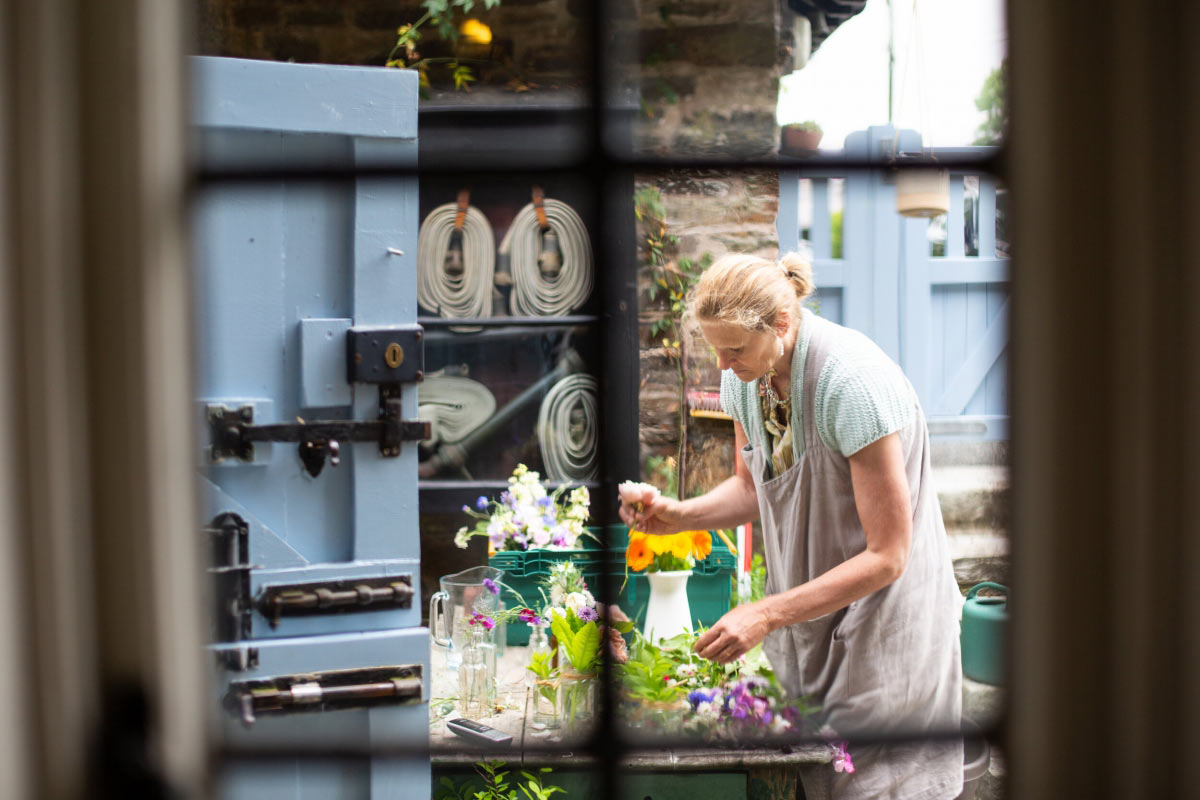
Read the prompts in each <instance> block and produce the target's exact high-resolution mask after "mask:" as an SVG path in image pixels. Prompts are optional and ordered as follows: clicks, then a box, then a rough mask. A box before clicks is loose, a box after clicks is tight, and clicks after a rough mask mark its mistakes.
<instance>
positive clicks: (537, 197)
mask: <svg viewBox="0 0 1200 800" xmlns="http://www.w3.org/2000/svg"><path fill="white" fill-rule="evenodd" d="M532 194H533V211H534V213H535V214H537V221H538V227H539V228H541V229H542V230H543V231H546V230H549V229H550V221H549V220H547V219H546V194H545V192H543V191H542V187H540V186H534V187H533V192H532Z"/></svg>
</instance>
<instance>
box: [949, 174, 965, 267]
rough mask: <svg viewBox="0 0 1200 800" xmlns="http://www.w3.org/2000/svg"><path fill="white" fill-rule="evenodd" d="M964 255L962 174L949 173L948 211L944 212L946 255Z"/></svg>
mask: <svg viewBox="0 0 1200 800" xmlns="http://www.w3.org/2000/svg"><path fill="white" fill-rule="evenodd" d="M965 255H966V248H965V245H964V244H963V176H962V175H961V174H959V173H951V175H950V211H949V212H948V213H947V214H946V257H947V258H962V257H963V256H965Z"/></svg>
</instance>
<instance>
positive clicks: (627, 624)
mask: <svg viewBox="0 0 1200 800" xmlns="http://www.w3.org/2000/svg"><path fill="white" fill-rule="evenodd" d="M612 626H613V627H614V628H616V629H617V632H618V633H629V632H630V631H632V630H633V622H631V621H630V620H625V621H624V622H614V623H613V624H612Z"/></svg>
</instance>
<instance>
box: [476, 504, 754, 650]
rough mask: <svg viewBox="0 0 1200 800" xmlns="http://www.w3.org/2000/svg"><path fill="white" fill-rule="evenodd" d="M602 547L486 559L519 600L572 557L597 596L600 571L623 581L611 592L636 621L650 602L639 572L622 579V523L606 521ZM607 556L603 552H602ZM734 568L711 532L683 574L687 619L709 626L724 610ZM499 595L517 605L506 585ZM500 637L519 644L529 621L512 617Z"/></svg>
mask: <svg viewBox="0 0 1200 800" xmlns="http://www.w3.org/2000/svg"><path fill="white" fill-rule="evenodd" d="M608 534H609V542H608V543H609V545H610V546H609V548H608V550H607V553H606V552H605V551H604V550H601V549H599V546H598V545H596V544H595V543H593V542H591V541H590V540H589V541H588V543H587V544H586V545H585V548H584V549H582V550H559V551H554V550H526V551H523V552H522V551H507V552H502V553H496V554H495V555H493V556H492V557H491V558H489V559H488V564H489V565H490V566H493V567H496V568H497V569H502V570H504V573H505V577H504V583H505V584H506V585H507V586H509V587H511V588H512V589H514V590H516V591H517V592H519V593H520V595H521V597H522V598H524V600H525V604H528V605H533V606H537V605H540V604H541V595H540V594H539V593H538V587H539V586H540V585H541V582H542V580H543V579H544V578H545V577H546V576H547V575H549V574H550V566H551V565H552V564H554V563H555V562H558V561H568V560H569V561H574V562H575V564H576V566H578V567H579V571H580V572H581V573H582V574H583V579H584V580H585V581H587V583H588V588H589V589H591V591H592V593H593V594H594V595H596V596H597V597H599V596H600V595H601V593H602V590H603V587H601V585H600V582H601V579H602V577H603V576H605V575H608V576H612V578H613V580H614V583H613V584H612V585H613V588H614V589H616V588H619V587H620V586H621V584H622V582H625V587H624V588H623V589H621V591H620V594H618V595H617V605H619V606H620V607H621V610H622V611H624V612H625V613H626V614H628V615H629V616H630V617H631V618H632V619H633V620H634V621H635V622H636V623H637V624H638V625H641V623H642V622H643V620H644V619H645V616H646V607H647V606H648V605H649V603H650V581H649V580H648V579H647V578H646V576H645V575H642V574H638V573H636V572H630V573H629V580H628V581H625V547H626V544H627V543H628V530H627V529H626V528H625V527H624V526H610V527H609V531H608ZM606 556H607V557H606ZM736 568H737V558H736V557H735V556H734V555H733V553H731V552H730V551H729V548H728V547H726V546H725V544H724V543H723V542H722V541H721V540H720V539H719V538H717V537H716V536H715V535H714V536H713V549H712V552H711V553H709V555H708V558H706V559H704V560H703V561H701V562H700V563H698V564H697V565H696V566H695V568H694V569H693V570H692V575H691V577H690V578H688V605H689V606H690V607H691V611H692V624H693V625H696V624H699V625H704V626H710V625H712V624H713V623H714V622H716V621H717V620H718V619H720V618H721V616H722V615H723V614H724V613H725V612H726V611H728V610H729V596H730V583H731V581H730V578H731V576H732V575H733V573H734V570H735V569H736ZM502 599H503V600H504V603H505V605H506V606H507V607H509V608H513V607H516V606H518V605H522V602H521V599H520V598H518V597H517V596H516V595H514V594H513V593H512V592H511V591H509V590H508V589H505V590H504V593H503V595H502ZM505 642H506V643H507V644H509V645H514V646H521V645H525V644H528V643H529V626H528V625H525V624H523V623H521V622H515V623H512V624H510V625H509V626H508V633H507V636H506V637H505Z"/></svg>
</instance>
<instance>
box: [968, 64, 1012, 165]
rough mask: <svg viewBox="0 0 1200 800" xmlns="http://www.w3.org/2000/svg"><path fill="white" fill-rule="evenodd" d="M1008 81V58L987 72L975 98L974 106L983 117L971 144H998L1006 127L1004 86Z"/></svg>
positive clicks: (1006, 108) (1006, 110) (1006, 107)
mask: <svg viewBox="0 0 1200 800" xmlns="http://www.w3.org/2000/svg"><path fill="white" fill-rule="evenodd" d="M1007 83H1008V59H1004V61H1002V62H1000V66H998V67H996V68H995V69H994V70H992V71H991V72H989V73H988V76H987V77H986V78H984V79H983V87H982V88H980V90H979V95H978V96H977V97H976V98H975V108H977V109H979V110H980V111H982V112H983V113H984V119H983V122H982V124H980V126H979V128H978V129H976V132H975V141H973V142H971V144H993V145H994V144H1000V142H1001V141H1002V140H1003V139H1004V131H1005V129H1006V128H1007V127H1008V106H1007V103H1006V96H1005V86H1006V84H1007Z"/></svg>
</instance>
